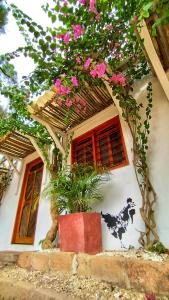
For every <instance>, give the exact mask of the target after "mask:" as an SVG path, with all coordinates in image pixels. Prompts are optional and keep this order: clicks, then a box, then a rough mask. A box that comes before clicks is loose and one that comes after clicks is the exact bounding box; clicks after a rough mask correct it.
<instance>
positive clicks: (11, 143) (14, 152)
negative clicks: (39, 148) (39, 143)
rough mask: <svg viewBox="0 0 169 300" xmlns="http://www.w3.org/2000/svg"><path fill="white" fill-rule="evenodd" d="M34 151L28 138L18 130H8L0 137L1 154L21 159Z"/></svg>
mask: <svg viewBox="0 0 169 300" xmlns="http://www.w3.org/2000/svg"><path fill="white" fill-rule="evenodd" d="M34 151H35V148H34V147H33V145H32V144H31V142H30V140H29V139H28V138H27V137H25V136H23V135H22V134H20V133H19V132H16V131H13V132H10V133H8V134H7V135H5V136H4V137H2V138H1V139H0V153H2V154H7V155H9V156H12V157H16V158H21V159H22V158H24V157H26V156H27V155H29V154H31V153H33V152H34Z"/></svg>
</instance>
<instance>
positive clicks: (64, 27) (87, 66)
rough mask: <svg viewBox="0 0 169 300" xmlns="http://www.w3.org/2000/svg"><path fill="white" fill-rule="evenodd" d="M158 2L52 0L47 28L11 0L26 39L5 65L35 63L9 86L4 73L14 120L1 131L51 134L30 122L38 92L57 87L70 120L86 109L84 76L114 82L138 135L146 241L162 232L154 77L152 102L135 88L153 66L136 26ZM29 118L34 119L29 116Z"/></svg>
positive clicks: (127, 118)
mask: <svg viewBox="0 0 169 300" xmlns="http://www.w3.org/2000/svg"><path fill="white" fill-rule="evenodd" d="M150 2H151V5H150ZM155 2H158V3H156V6H155V7H156V9H157V8H158V7H159V5H161V4H160V3H162V1H143V0H139V1H138V0H137V1H136V0H132V1H131V0H130V1H125V2H124V1H123V0H109V1H107V0H97V1H96V0H78V1H77V0H69V1H67V0H63V1H60V0H55V1H53V6H51V5H49V4H48V3H47V4H46V5H44V6H43V10H44V11H45V12H46V13H47V14H48V17H49V18H50V19H51V23H52V25H51V27H47V28H43V27H42V26H41V25H39V24H37V23H36V22H34V21H33V20H32V19H31V18H30V17H29V16H27V15H26V14H24V13H23V12H22V11H21V10H20V9H19V8H18V7H16V6H15V5H11V7H10V9H11V11H12V13H13V16H14V17H15V19H16V21H17V25H18V28H19V30H20V32H21V33H22V34H23V36H24V38H25V42H26V46H25V47H20V48H18V49H16V51H14V52H12V53H7V54H6V55H5V56H4V57H3V59H4V64H9V63H11V61H12V59H13V58H15V57H17V56H20V55H24V56H25V57H29V58H31V59H32V60H33V61H34V63H35V69H34V71H33V72H32V73H31V74H29V75H28V76H24V77H23V80H22V83H17V84H16V83H14V84H13V85H11V87H10V88H6V87H5V85H4V83H3V80H1V87H2V93H3V94H4V95H5V96H7V97H9V98H10V105H11V116H10V120H9V123H7V124H8V125H5V123H4V121H2V122H1V124H0V128H2V133H3V134H4V132H5V130H7V129H6V127H8V129H9V127H10V126H11V128H12V127H13V126H18V127H19V128H20V130H32V128H35V129H33V130H35V131H36V134H37V135H38V136H39V137H43V136H44V135H45V134H47V133H46V132H45V131H44V128H42V127H41V125H38V124H37V123H36V122H34V121H31V118H30V115H29V113H28V112H27V109H26V106H27V104H30V103H31V99H32V97H33V96H35V95H38V94H41V93H42V92H43V91H44V90H46V89H49V88H51V87H52V90H53V91H55V93H56V99H57V100H56V101H57V104H58V105H59V106H62V105H63V102H64V103H65V104H66V106H67V108H68V118H67V121H68V120H69V116H70V115H71V113H73V111H74V110H75V111H76V113H79V112H80V110H81V109H84V110H85V109H86V102H85V99H84V100H81V101H79V99H78V97H77V96H76V94H77V92H78V91H79V90H80V89H81V88H83V86H84V82H86V83H87V84H88V85H92V84H94V85H99V86H101V85H105V84H106V85H108V86H109V87H110V88H111V89H112V93H113V95H114V97H116V99H117V101H118V103H119V105H120V108H121V110H122V116H123V117H124V119H125V121H126V122H127V124H128V126H129V129H130V131H131V134H132V137H133V150H134V159H133V163H134V167H135V171H136V178H137V180H138V184H139V187H140V191H141V195H142V201H143V202H142V208H141V210H140V212H141V215H142V218H143V220H144V223H145V228H146V230H145V232H143V233H141V236H140V243H141V244H142V245H143V246H145V245H147V244H149V243H151V242H152V243H153V242H154V241H156V240H158V239H159V237H158V234H157V231H156V224H155V221H154V208H153V206H154V204H155V200H156V194H155V191H154V189H153V186H152V184H151V182H150V179H149V170H148V164H147V150H148V135H149V132H150V119H151V108H152V86H151V83H149V84H148V86H147V105H146V107H143V105H142V104H139V103H137V101H136V99H135V98H134V97H133V94H132V90H133V84H134V82H135V81H136V80H138V79H141V78H143V77H144V76H145V75H147V74H148V73H149V72H150V68H149V64H148V62H147V59H146V57H145V55H144V51H143V49H142V41H140V40H139V39H138V38H137V35H136V33H135V32H136V29H137V27H139V23H138V20H139V19H140V18H142V17H146V16H145V11H146V10H147V11H148V13H150V9H153V8H152V7H154V6H153V5H155ZM163 2H165V1H164V0H163ZM152 3H153V4H152ZM163 4H164V3H163ZM161 7H163V5H161ZM161 11H162V10H161ZM140 16H141V17H140ZM147 17H148V15H147ZM159 17H161V13H159ZM144 109H145V118H144V119H143V117H142V111H143V110H144ZM27 119H28V120H29V126H27V125H28V123H26V122H25V120H27ZM25 126H26V128H25ZM34 126H35V127H34ZM23 127H24V128H23ZM42 144H43V143H42Z"/></svg>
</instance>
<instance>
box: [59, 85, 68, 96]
mask: <svg viewBox="0 0 169 300" xmlns="http://www.w3.org/2000/svg"><path fill="white" fill-rule="evenodd" d="M70 92H71V88H70V87H65V86H64V85H61V86H60V87H59V89H58V91H57V93H58V94H59V95H61V96H64V95H67V94H70Z"/></svg>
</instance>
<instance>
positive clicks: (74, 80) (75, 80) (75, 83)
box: [71, 76, 79, 87]
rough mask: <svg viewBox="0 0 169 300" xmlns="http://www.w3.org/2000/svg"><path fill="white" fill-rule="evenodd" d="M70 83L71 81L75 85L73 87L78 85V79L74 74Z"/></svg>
mask: <svg viewBox="0 0 169 300" xmlns="http://www.w3.org/2000/svg"><path fill="white" fill-rule="evenodd" d="M71 80H72V83H73V86H75V87H78V85H79V84H78V80H77V77H76V76H72V79H71Z"/></svg>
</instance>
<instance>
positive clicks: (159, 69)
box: [138, 20, 169, 101]
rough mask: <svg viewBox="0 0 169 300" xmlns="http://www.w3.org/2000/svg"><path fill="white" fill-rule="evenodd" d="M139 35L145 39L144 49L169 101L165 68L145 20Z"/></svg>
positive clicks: (168, 87)
mask: <svg viewBox="0 0 169 300" xmlns="http://www.w3.org/2000/svg"><path fill="white" fill-rule="evenodd" d="M138 34H139V35H140V37H141V39H143V42H144V48H145V50H146V53H147V55H148V57H149V59H150V62H151V64H152V66H153V68H154V71H155V73H156V75H157V78H158V80H159V82H160V83H161V86H162V88H163V90H164V92H165V94H166V96H167V99H168V101H169V80H168V78H167V75H166V72H165V71H164V68H163V66H162V64H161V61H160V59H159V57H158V55H157V52H156V50H155V48H154V45H153V42H152V39H151V36H150V33H149V31H148V28H147V25H146V22H145V20H142V21H141V26H140V30H139V31H138Z"/></svg>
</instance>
